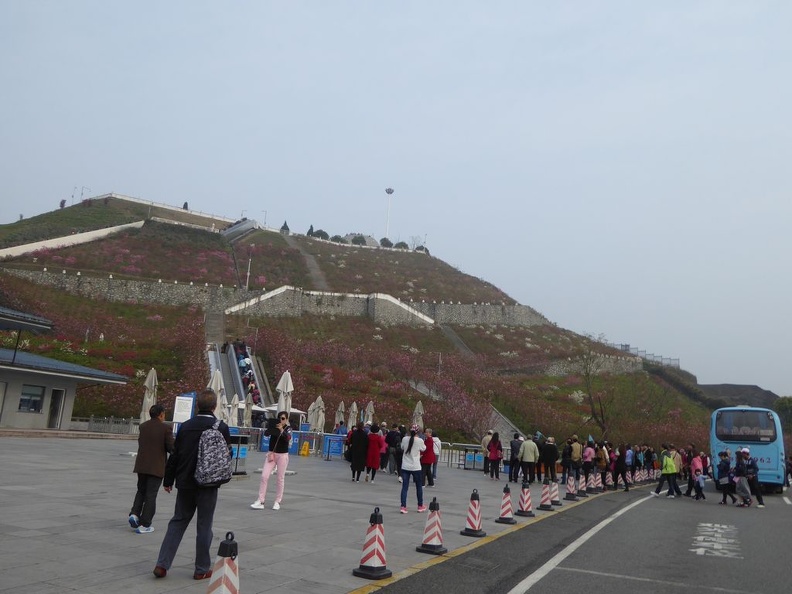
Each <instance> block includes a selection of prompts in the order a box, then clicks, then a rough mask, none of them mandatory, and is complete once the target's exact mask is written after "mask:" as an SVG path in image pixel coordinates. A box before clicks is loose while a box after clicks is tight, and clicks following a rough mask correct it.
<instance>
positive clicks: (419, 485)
mask: <svg viewBox="0 0 792 594" xmlns="http://www.w3.org/2000/svg"><path fill="white" fill-rule="evenodd" d="M421 473H422V471H421V470H404V469H402V471H401V477H402V488H401V506H402V507H407V489H409V488H410V477H412V479H413V481H414V482H415V492H416V494H417V495H418V506H419V507H420V506H422V505H423V477H422V476H421Z"/></svg>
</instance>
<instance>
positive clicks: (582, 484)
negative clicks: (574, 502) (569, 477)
mask: <svg viewBox="0 0 792 594" xmlns="http://www.w3.org/2000/svg"><path fill="white" fill-rule="evenodd" d="M589 476H591V475H589ZM577 496H578V498H580V497H588V493H586V475H585V474H581V475H580V480H579V481H578V490H577Z"/></svg>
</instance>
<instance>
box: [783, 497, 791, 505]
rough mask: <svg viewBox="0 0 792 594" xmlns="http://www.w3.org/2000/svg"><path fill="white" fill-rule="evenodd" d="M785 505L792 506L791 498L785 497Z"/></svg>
mask: <svg viewBox="0 0 792 594" xmlns="http://www.w3.org/2000/svg"><path fill="white" fill-rule="evenodd" d="M784 503H786V504H787V505H792V501H790V500H789V497H784Z"/></svg>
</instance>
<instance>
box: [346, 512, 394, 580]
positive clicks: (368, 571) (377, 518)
mask: <svg viewBox="0 0 792 594" xmlns="http://www.w3.org/2000/svg"><path fill="white" fill-rule="evenodd" d="M369 523H370V524H371V525H370V526H369V528H368V530H367V531H366V541H365V542H364V543H363V555H362V556H361V557H360V567H358V568H357V569H353V570H352V575H354V576H357V577H362V578H366V579H368V580H381V579H384V578H389V577H391V576H392V575H393V572H392V571H391V570H390V569H388V568H387V567H385V529H384V528H383V526H382V514H381V513H380V509H379V508H378V507H375V508H374V513H373V514H371V518H369Z"/></svg>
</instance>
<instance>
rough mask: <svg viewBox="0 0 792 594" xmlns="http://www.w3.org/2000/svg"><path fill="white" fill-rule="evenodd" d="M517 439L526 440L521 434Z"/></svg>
mask: <svg viewBox="0 0 792 594" xmlns="http://www.w3.org/2000/svg"><path fill="white" fill-rule="evenodd" d="M517 439H518V440H520V441H525V438H524V437H523V436H522V435H520V437H518V438H517Z"/></svg>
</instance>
